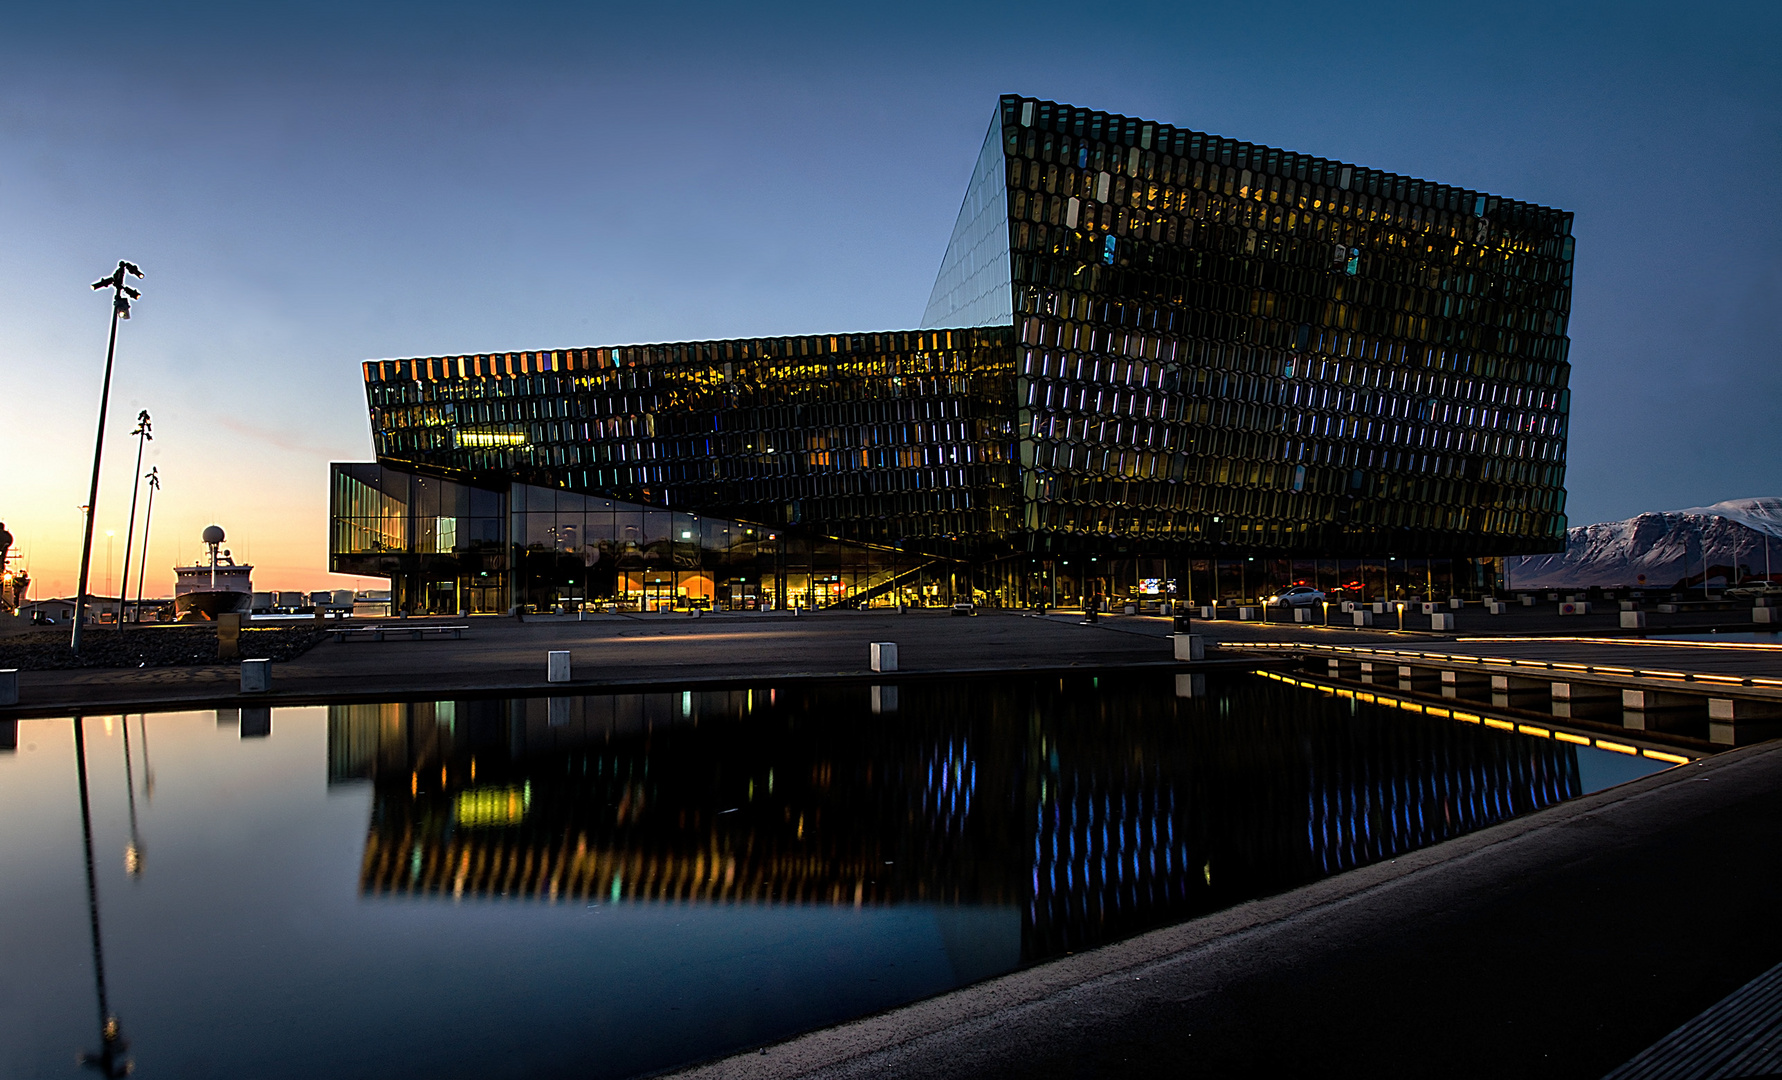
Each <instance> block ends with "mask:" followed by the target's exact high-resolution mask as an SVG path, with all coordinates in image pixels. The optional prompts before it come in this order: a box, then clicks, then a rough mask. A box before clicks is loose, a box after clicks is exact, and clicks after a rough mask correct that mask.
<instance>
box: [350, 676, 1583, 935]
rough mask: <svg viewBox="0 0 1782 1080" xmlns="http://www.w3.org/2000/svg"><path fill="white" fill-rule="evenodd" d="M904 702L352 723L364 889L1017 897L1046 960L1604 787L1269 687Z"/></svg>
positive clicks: (1473, 740) (1149, 684)
mask: <svg viewBox="0 0 1782 1080" xmlns="http://www.w3.org/2000/svg"><path fill="white" fill-rule="evenodd" d="M1103 681H1104V682H1105V681H1106V680H1103ZM901 689H902V692H901V695H900V697H901V706H902V707H901V708H900V709H899V710H898V711H897V712H896V713H895V714H885V715H874V714H873V712H872V711H871V708H870V703H869V696H868V692H867V688H866V687H839V686H838V687H800V688H797V689H792V690H786V689H780V690H769V689H754V690H738V691H705V692H700V691H694V692H684V693H662V694H628V695H627V694H621V695H610V696H599V697H584V698H561V699H532V700H514V701H460V702H441V703H431V704H418V705H369V706H337V707H332V708H331V709H330V712H329V726H330V739H329V743H330V750H329V753H330V780H331V782H349V781H353V780H360V779H363V780H369V781H371V782H372V783H373V784H374V791H375V794H374V799H373V810H372V820H371V827H370V830H369V832H368V835H367V839H366V846H365V854H364V864H363V868H362V876H361V888H362V889H363V891H365V892H366V893H367V894H371V895H392V896H393V895H410V896H433V897H456V898H467V897H511V898H529V899H538V900H545V901H558V902H566V901H571V900H573V901H577V902H625V901H634V900H653V901H682V902H689V901H691V902H711V901H728V902H756V903H775V904H780V903H794V904H799V903H818V904H843V905H848V904H852V905H881V904H899V903H911V902H939V903H957V904H994V905H1013V906H1018V907H1020V908H1021V910H1022V911H1023V912H1024V913H1025V914H1024V919H1023V935H1022V937H1023V952H1024V954H1025V955H1026V956H1028V957H1029V958H1038V957H1042V956H1046V955H1053V954H1056V953H1058V952H1061V951H1064V950H1067V949H1076V948H1081V947H1085V946H1087V945H1091V944H1094V943H1095V942H1097V941H1102V940H1106V939H1108V938H1109V937H1112V936H1118V935H1120V934H1124V933H1130V932H1134V931H1136V930H1139V929H1143V928H1144V927H1146V926H1150V925H1155V924H1157V923H1160V922H1163V921H1168V920H1170V919H1176V918H1181V917H1185V916H1189V915H1193V914H1195V913H1197V912H1200V911H1207V910H1213V909H1215V908H1218V907H1222V906H1225V905H1227V904H1230V903H1234V902H1237V901H1239V900H1242V899H1245V898H1248V897H1251V896H1256V895H1261V894H1264V893H1268V892H1273V891H1278V890H1280V889H1284V888H1290V887H1292V886H1293V885H1296V884H1300V883H1303V882H1305V881H1308V880H1312V879H1314V878H1316V877H1319V876H1322V875H1323V874H1326V873H1330V872H1334V871H1337V870H1341V869H1345V868H1347V867H1351V866H1355V865H1359V864H1361V863H1364V862H1368V861H1371V860H1374V859H1378V858H1383V857H1386V856H1388V855H1391V854H1394V853H1397V852H1400V851H1405V850H1409V849H1411V848H1414V847H1417V846H1420V845H1423V844H1427V843H1433V842H1436V841H1439V840H1442V839H1446V838H1448V837H1450V836H1454V835H1458V834H1459V833H1462V832H1465V831H1467V830H1469V829H1473V828H1478V827H1480V826H1483V825H1486V824H1490V823H1492V822H1495V821H1498V820H1502V819H1504V818H1506V817H1509V816H1512V815H1514V814H1518V813H1523V812H1526V811H1528V810H1532V809H1537V808H1539V807H1542V806H1546V805H1550V804H1552V803H1554V802H1557V801H1559V800H1561V799H1563V798H1567V797H1570V796H1571V795H1575V794H1577V793H1578V790H1579V789H1578V778H1577V766H1576V760H1575V757H1574V756H1573V754H1574V751H1573V750H1572V748H1570V747H1569V746H1565V745H1561V744H1554V743H1550V742H1546V741H1543V740H1534V739H1526V738H1521V737H1516V736H1511V735H1507V734H1503V733H1499V732H1492V731H1484V730H1480V729H1477V728H1468V727H1463V726H1460V725H1447V724H1443V723H1438V722H1435V721H1433V720H1423V719H1417V720H1411V719H1406V718H1400V717H1375V716H1373V715H1372V714H1371V712H1370V711H1369V710H1368V709H1366V708H1365V707H1363V708H1362V709H1361V710H1360V711H1359V712H1351V711H1350V708H1349V706H1348V705H1347V703H1341V704H1339V703H1336V702H1332V701H1329V700H1328V699H1325V698H1322V697H1306V696H1302V695H1300V694H1299V693H1297V692H1296V691H1294V690H1292V689H1290V688H1280V687H1277V686H1276V685H1274V684H1272V683H1271V684H1266V685H1258V684H1256V683H1254V682H1252V681H1251V680H1247V679H1246V680H1238V681H1233V682H1229V683H1218V682H1215V683H1214V684H1213V693H1212V695H1211V696H1209V697H1207V698H1203V699H1195V700H1180V699H1176V698H1175V697H1174V696H1173V695H1172V694H1170V693H1169V685H1168V682H1167V679H1164V680H1157V681H1153V680H1152V679H1150V678H1148V677H1147V678H1145V679H1139V680H1134V681H1133V684H1132V685H1127V686H1123V687H1119V688H1098V687H1096V686H1095V685H1094V684H1093V682H1092V681H1091V680H1088V679H1083V680H1070V681H1066V682H1064V683H1058V682H1056V681H1043V680H1042V681H1036V682H1030V683H1025V684H1020V685H1014V686H1010V685H1006V684H1004V685H1001V686H996V685H992V684H990V683H987V682H986V683H977V682H968V683H965V684H962V685H954V686H939V685H926V684H922V683H910V684H906V685H905V686H903V687H902V688H901Z"/></svg>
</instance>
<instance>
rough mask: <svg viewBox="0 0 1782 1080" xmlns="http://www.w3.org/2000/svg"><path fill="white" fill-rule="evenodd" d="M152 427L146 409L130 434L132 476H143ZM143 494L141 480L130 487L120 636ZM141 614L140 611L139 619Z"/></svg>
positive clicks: (120, 595)
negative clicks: (133, 456) (145, 447)
mask: <svg viewBox="0 0 1782 1080" xmlns="http://www.w3.org/2000/svg"><path fill="white" fill-rule="evenodd" d="M151 427H153V425H152V424H150V423H149V414H148V410H147V409H144V410H142V411H141V412H140V413H138V414H137V415H136V430H135V431H132V432H131V433H130V434H132V435H134V436H136V471H135V472H133V473H131V474H130V475H131V476H140V475H141V474H142V445H143V443H146V442H148V441H150V440H152V439H153V438H154V436H153V435H152V434H150V433H149V432H150V428H151ZM141 493H142V483H141V481H140V480H139V481H137V482H136V483H133V484H131V485H130V527H129V528H128V529H126V530H125V531H124V572H123V574H122V576H120V577H119V578H118V580H119V581H120V582H121V583H122V584H121V585H119V586H118V633H120V634H121V633H123V632H124V594H125V593H127V592H129V591H130V548H131V547H132V546H133V545H134V544H135V543H136V496H137V495H139V494H141ZM147 528H148V527H147V525H146V524H145V525H144V526H143V529H144V532H146V531H147ZM108 591H109V590H108ZM141 614H142V612H141V610H140V609H139V610H138V611H137V615H138V617H140V616H141Z"/></svg>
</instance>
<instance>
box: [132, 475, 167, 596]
mask: <svg viewBox="0 0 1782 1080" xmlns="http://www.w3.org/2000/svg"><path fill="white" fill-rule="evenodd" d="M143 479H144V480H147V481H148V489H149V497H148V509H147V510H145V511H143V514H142V559H141V560H140V561H139V562H137V564H136V621H137V622H141V621H142V577H143V574H144V573H145V572H146V571H147V570H148V545H149V524H150V523H151V522H153V521H154V519H155V492H157V491H160V490H161V470H160V469H158V468H156V467H155V466H153V465H151V466H149V471H148V475H146V476H144V477H143ZM124 587H125V588H126V589H127V588H129V587H130V583H129V582H128V581H126V582H124Z"/></svg>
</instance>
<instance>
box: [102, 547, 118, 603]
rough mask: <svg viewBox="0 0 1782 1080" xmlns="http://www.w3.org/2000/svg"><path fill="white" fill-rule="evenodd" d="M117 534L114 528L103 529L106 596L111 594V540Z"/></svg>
mask: <svg viewBox="0 0 1782 1080" xmlns="http://www.w3.org/2000/svg"><path fill="white" fill-rule="evenodd" d="M117 535H118V531H117V530H116V529H107V530H105V593H106V595H107V596H109V595H111V542H112V541H113V540H114V539H116V538H117ZM101 614H103V612H101Z"/></svg>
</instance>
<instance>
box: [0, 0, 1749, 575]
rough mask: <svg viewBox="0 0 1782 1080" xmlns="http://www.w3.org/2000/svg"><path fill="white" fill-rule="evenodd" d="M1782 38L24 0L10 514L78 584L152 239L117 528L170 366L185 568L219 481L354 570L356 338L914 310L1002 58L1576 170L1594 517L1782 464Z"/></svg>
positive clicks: (289, 542)
mask: <svg viewBox="0 0 1782 1080" xmlns="http://www.w3.org/2000/svg"><path fill="white" fill-rule="evenodd" d="M1779 55H1782V6H1778V5H1775V4H1768V3H1765V4H1755V3H1754V4H1746V5H1720V6H1707V7H1692V8H1687V9H1685V8H1683V7H1681V6H1675V7H1661V6H1658V5H1642V4H1635V5H1628V4H1613V5H1608V4H1605V5H1555V4H1551V3H1544V4H1526V5H1465V6H1457V5H1441V6H1437V5H1423V4H1416V5H1408V4H1407V5H1372V6H1369V5H1349V6H1343V5H1337V6H1334V7H1333V6H1332V5H1329V4H1306V5H1299V4H1293V3H1276V4H1269V5H1247V4H1243V5H1240V4H1216V5H1195V4H1161V5H1155V6H1147V5H1143V4H1124V5H1119V6H1110V7H1108V8H1106V9H1100V10H1094V9H1090V10H1085V8H1084V6H1083V5H1080V4H1073V5H1063V4H1044V3H1037V4H1036V3H1028V4H1019V5H957V4H953V5H921V4H902V5H880V6H875V7H873V8H871V9H867V8H864V7H860V8H856V7H852V6H848V5H825V6H796V5H794V6H780V7H771V8H768V7H763V8H759V9H757V8H753V7H747V6H740V5H739V6H736V7H720V6H710V5H699V4H673V3H662V4H654V5H647V6H627V7H602V6H592V5H590V6H568V5H547V4H540V5H523V4H505V5H494V4H451V3H431V4H424V5H423V4H411V5H398V4H386V5H370V6H367V5H347V4H338V5H330V4H322V3H318V4H302V5H283V4H278V3H272V4H261V5H252V6H250V5H240V4H228V5H222V4H214V5H174V6H171V7H167V8H161V9H157V8H155V7H153V6H150V5H122V4H109V3H97V4H92V3H89V4H83V5H80V6H79V7H72V6H69V7H67V9H66V10H62V9H60V8H56V7H52V6H50V5H43V6H42V10H40V11H38V12H36V13H32V12H30V11H20V10H18V9H17V8H15V7H9V8H7V9H5V10H4V11H0V375H3V376H4V380H5V386H6V387H7V400H8V403H9V405H10V406H11V408H10V410H9V415H8V420H7V422H6V423H5V424H3V425H0V455H3V456H0V461H4V462H5V463H6V468H5V470H4V475H3V478H0V520H5V521H7V523H8V524H9V527H10V528H11V529H12V531H13V532H14V533H15V534H17V535H18V537H19V540H20V542H21V544H22V546H23V547H24V548H25V549H26V550H27V552H29V554H30V556H31V561H32V567H31V568H32V571H33V573H34V575H35V576H36V577H37V580H38V586H37V587H36V588H35V589H34V590H33V591H34V592H35V593H36V594H38V595H48V594H49V593H52V592H66V591H71V590H72V588H73V576H74V573H73V572H74V564H75V562H76V555H77V553H78V543H79V526H80V515H79V513H78V511H77V510H76V507H77V506H78V505H79V504H80V503H82V502H84V501H85V487H86V479H85V477H86V469H87V462H88V453H89V452H90V451H89V448H90V440H91V434H92V424H93V417H94V410H95V408H96V400H97V388H98V382H99V374H100V366H101V364H102V361H103V351H104V344H105V338H104V334H105V316H106V310H107V309H106V305H105V302H104V300H102V299H100V298H99V297H97V296H96V295H94V294H91V293H89V292H88V291H87V289H86V284H87V282H89V281H92V280H94V279H95V278H97V277H100V276H102V275H103V274H104V273H105V272H106V271H107V270H108V269H109V268H110V267H111V266H112V265H113V264H114V263H115V262H116V260H117V259H118V258H120V257H122V258H128V259H131V260H133V261H135V262H137V263H139V264H141V265H142V266H143V267H144V269H146V270H147V271H148V272H149V275H150V277H149V280H148V281H147V282H146V283H145V285H144V290H145V293H146V297H145V299H144V301H143V302H142V304H141V305H140V307H139V309H138V317H137V318H136V319H134V320H132V321H131V322H130V323H128V324H126V326H125V333H124V338H123V344H122V346H121V350H120V358H119V366H118V375H117V382H116V390H115V394H114V405H113V414H112V417H113V418H112V424H111V425H110V432H111V440H112V447H113V448H114V452H113V453H110V454H108V464H107V469H108V473H107V476H108V483H107V485H106V487H105V488H104V490H103V491H102V493H101V497H100V513H99V519H98V525H99V529H100V533H101V537H102V538H103V533H104V531H105V530H106V529H107V528H110V529H114V530H115V531H116V532H117V534H118V537H119V540H118V542H117V547H118V549H119V550H118V553H117V555H116V559H117V560H121V557H122V555H121V547H122V543H121V539H122V536H123V532H124V522H125V517H126V515H127V513H128V509H129V507H128V489H127V486H126V483H127V481H126V478H127V477H128V475H129V469H130V465H131V461H130V459H129V456H128V453H129V450H128V447H127V444H126V440H124V439H123V438H122V437H121V436H122V435H123V434H124V433H125V432H127V431H128V430H129V427H130V426H131V425H130V421H131V420H132V419H133V418H134V416H135V413H136V410H137V409H138V408H148V409H150V410H151V411H152V412H153V413H154V416H155V420H156V431H157V435H158V438H157V441H156V442H155V443H154V444H153V445H152V448H151V458H150V460H151V461H152V462H153V463H155V464H158V465H159V466H160V468H161V470H162V472H163V474H164V475H165V479H166V485H167V486H166V488H165V489H164V492H163V496H162V499H161V501H160V503H158V505H157V508H156V527H155V534H156V537H157V539H156V541H155V549H154V551H153V552H152V553H151V557H150V582H151V584H150V592H151V593H152V592H154V591H156V589H157V585H156V584H155V583H156V582H157V581H159V583H160V584H159V586H158V588H159V589H160V590H161V591H163V592H165V591H167V589H168V588H169V586H170V583H171V574H170V573H168V571H167V567H168V565H169V564H170V563H171V562H172V561H173V560H174V559H175V558H176V557H184V558H187V559H190V558H192V557H194V555H195V554H196V551H197V547H198V545H197V540H196V537H197V533H198V531H199V530H200V529H201V528H202V527H203V525H205V524H207V523H208V522H210V521H212V520H215V521H219V522H221V523H222V524H223V525H225V527H227V528H228V529H229V530H230V534H231V541H232V542H233V544H234V546H235V548H236V554H237V555H238V556H239V555H244V554H248V555H251V556H252V557H253V558H254V561H255V562H256V563H257V564H259V566H260V567H261V571H260V572H259V573H258V574H257V575H256V579H257V582H259V583H260V584H262V586H271V587H285V588H295V587H315V588H319V587H324V586H325V585H327V584H329V580H328V578H327V576H326V575H325V574H324V573H323V567H324V565H325V561H326V556H325V553H326V536H325V518H326V505H327V499H326V485H325V480H326V473H327V462H328V461H329V460H331V459H334V460H342V459H345V460H351V459H364V458H367V457H369V456H370V442H369V432H368V429H367V425H366V419H365V408H364V397H363V393H362V391H361V388H360V383H359V377H360V376H359V368H358V361H360V360H362V359H366V358H371V357H385V356H409V355H424V354H434V353H457V352H469V351H486V350H496V349H522V348H525V349H530V348H551V347H567V346H583V345H598V344H609V343H625V342H636V341H650V340H677V339H689V338H702V337H733V336H742V335H750V334H769V333H815V332H821V331H839V330H873V329H890V328H900V327H910V326H914V325H916V324H917V323H918V322H919V319H920V315H921V310H922V306H923V304H924V302H925V301H926V300H927V297H928V291H929V286H930V284H931V282H932V279H933V276H934V272H935V270H936V268H937V267H938V265H939V262H940V257H941V253H942V250H943V248H944V247H945V244H946V239H947V235H948V232H949V230H950V228H951V226H952V223H953V218H954V215H955V214H956V212H957V210H958V207H959V201H960V198H961V196H962V195H963V193H964V184H965V180H966V177H967V175H968V173H969V171H970V169H971V166H972V162H973V160H974V157H975V154H976V152H977V148H978V146H979V143H980V142H981V140H982V138H983V134H984V129H985V126H986V125H987V124H988V122H989V119H990V114H991V111H992V107H993V105H994V103H995V99H996V96H997V95H998V94H999V93H1004V92H1014V93H1023V94H1031V95H1036V96H1040V97H1047V98H1051V99H1054V100H1060V101H1066V102H1071V103H1075V104H1081V105H1087V106H1091V107H1095V108H1102V109H1107V110H1111V111H1118V112H1124V113H1129V114H1136V115H1140V116H1144V117H1148V118H1153V119H1157V120H1159V121H1164V122H1168V123H1174V124H1180V125H1184V126H1189V127H1195V128H1199V129H1202V130H1207V131H1212V132H1217V133H1220V134H1224V135H1228V136H1233V137H1237V138H1242V139H1248V140H1253V141H1257V142H1264V143H1269V144H1272V145H1279V146H1283V147H1287V148H1289V149H1293V150H1299V151H1305V152H1310V153H1316V154H1321V155H1326V156H1330V157H1336V158H1342V159H1345V160H1349V161H1355V162H1359V163H1362V164H1366V165H1370V166H1373V167H1377V168H1383V169H1389V170H1393V171H1397V172H1402V173H1409V174H1412V175H1417V176H1424V177H1429V178H1432V179H1436V180H1440V181H1443V182H1448V183H1454V184H1461V185H1465V186H1469V187H1476V188H1482V189H1485V190H1488V191H1491V192H1495V193H1501V194H1504V195H1508V196H1511V197H1514V198H1520V199H1525V200H1529V201H1532V202H1539V203H1544V204H1548V205H1552V206H1559V207H1563V208H1566V209H1569V210H1572V211H1574V212H1576V214H1577V226H1576V233H1577V237H1578V244H1577V252H1578V255H1577V276H1576V293H1575V298H1574V305H1573V319H1572V324H1571V328H1572V334H1573V347H1572V354H1571V359H1572V363H1573V365H1574V371H1573V377H1572V386H1573V398H1572V401H1573V413H1572V417H1573V423H1572V437H1571V464H1570V473H1569V486H1570V489H1571V501H1570V505H1569V508H1568V509H1569V513H1570V517H1571V520H1572V522H1573V523H1574V524H1583V523H1587V522H1591V521H1597V520H1603V519H1609V518H1619V517H1625V516H1628V515H1631V514H1633V513H1636V512H1639V511H1642V510H1651V509H1666V508H1675V507H1682V506H1692V505H1700V504H1705V503H1710V502H1714V501H1716V500H1719V499H1724V498H1730V497H1738V496H1749V495H1773V494H1778V493H1782V485H1779V484H1778V483H1777V482H1776V479H1775V464H1774V463H1775V462H1776V460H1777V458H1778V451H1779V450H1782V424H1779V423H1778V418H1779V413H1782V410H1778V408H1777V406H1778V403H1779V402H1782V365H1779V364H1778V362H1777V361H1778V359H1779V358H1778V355H1777V354H1778V349H1779V346H1778V341H1779V340H1782V334H1779V331H1782V235H1779V233H1782V213H1779V212H1778V206H1779V203H1782V200H1779V199H1778V195H1779V194H1782V180H1779V179H1778V177H1779V176H1782V107H1779V106H1782V78H1779V74H1782V71H1779V61H1778V59H1777V58H1778V56H1779ZM101 548H103V539H102V541H101ZM103 558H104V554H103V550H101V552H100V556H99V559H100V560H101V561H102V560H103ZM96 567H98V569H96V571H95V573H96V580H97V581H98V583H99V585H100V586H101V587H103V582H104V577H103V573H102V572H101V571H102V566H100V565H99V564H98V563H96ZM341 583H343V584H344V583H345V582H341ZM367 584H369V582H368V583H367Z"/></svg>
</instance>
